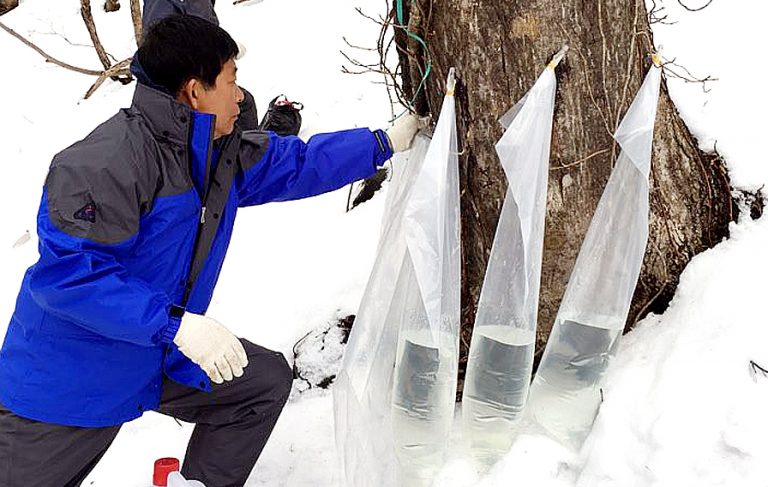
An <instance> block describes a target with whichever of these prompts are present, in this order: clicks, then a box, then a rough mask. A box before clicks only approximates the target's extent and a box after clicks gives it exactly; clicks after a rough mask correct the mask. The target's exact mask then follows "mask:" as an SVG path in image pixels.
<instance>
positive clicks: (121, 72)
mask: <svg viewBox="0 0 768 487" xmlns="http://www.w3.org/2000/svg"><path fill="white" fill-rule="evenodd" d="M131 60H132V58H128V59H124V60H122V61H120V62H119V63H117V64H115V65H114V66H112V67H110V68H109V69H106V70H104V72H102V73H101V74H100V75H99V77H98V79H96V82H95V83H93V85H92V86H91V87H90V88H88V91H87V92H86V93H85V96H84V97H83V98H85V99H86V100H87V99H88V98H90V96H91V95H93V93H94V92H95V91H96V90H98V89H99V87H100V86H101V85H102V84H103V83H104V81H106V79H107V78H112V79H120V78H119V77H121V76H124V77H127V78H128V79H129V80H130V79H131V71H130V68H129V66H130V65H131ZM122 79H125V78H122Z"/></svg>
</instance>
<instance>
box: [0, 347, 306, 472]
mask: <svg viewBox="0 0 768 487" xmlns="http://www.w3.org/2000/svg"><path fill="white" fill-rule="evenodd" d="M242 342H243V346H244V347H245V351H246V353H247V354H248V367H246V368H245V371H244V374H243V376H242V377H239V378H236V379H235V380H233V381H230V382H225V383H224V384H220V385H217V384H214V385H213V391H212V392H210V393H207V392H202V391H199V390H197V389H192V388H189V387H185V386H182V385H180V384H177V383H175V382H173V381H170V380H167V379H166V380H165V382H164V383H163V395H162V398H161V400H160V408H159V409H158V411H159V412H161V413H163V414H166V415H168V416H173V417H174V418H178V419H180V420H182V421H187V422H190V423H195V429H194V431H193V432H192V437H191V438H190V440H189V444H188V445H187V453H186V456H185V457H184V464H183V465H182V468H181V473H182V474H183V475H184V477H185V478H187V479H189V480H191V479H194V480H200V481H201V482H203V483H204V484H205V485H206V487H235V486H238V487H239V486H242V485H244V484H245V481H246V480H247V479H248V476H249V475H250V473H251V470H253V466H254V465H255V464H256V460H257V459H258V458H259V455H260V454H261V451H262V449H263V448H264V445H265V444H266V443H267V439H269V435H270V434H271V433H272V429H273V428H274V426H275V422H277V418H278V416H280V412H281V411H282V409H283V406H284V405H285V401H286V400H287V399H288V394H289V392H290V389H291V383H292V379H293V377H292V375H293V374H292V372H291V369H290V367H288V363H287V362H286V361H285V357H283V355H282V354H281V353H278V352H273V351H271V350H267V349H266V348H263V347H260V346H258V345H254V344H252V343H250V342H248V341H246V340H242ZM119 430H120V426H112V427H108V428H78V427H71V426H61V425H56V424H49V423H42V422H38V421H31V420H28V419H25V418H21V417H19V416H16V415H15V414H13V413H12V412H10V411H8V410H7V409H5V408H4V407H2V406H0V486H2V487H61V486H62V485H63V486H65V487H78V486H79V485H80V484H81V482H82V481H83V479H85V477H86V476H87V475H88V473H90V471H91V470H93V468H94V467H95V466H96V464H97V463H98V462H99V460H100V459H101V457H102V456H103V455H104V453H105V452H106V451H107V448H109V445H110V444H112V441H113V440H114V439H115V436H116V435H117V432H118V431H119ZM148 481H151V480H150V479H148Z"/></svg>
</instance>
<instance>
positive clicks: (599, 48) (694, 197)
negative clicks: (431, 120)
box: [392, 0, 735, 373]
mask: <svg viewBox="0 0 768 487" xmlns="http://www.w3.org/2000/svg"><path fill="white" fill-rule="evenodd" d="M403 4H404V7H405V19H404V24H406V25H408V29H409V30H410V31H412V32H415V33H417V34H418V35H420V36H421V37H423V38H424V39H425V41H426V43H427V45H428V47H429V50H430V55H431V61H432V69H433V74H432V75H431V76H430V78H429V80H428V83H427V84H426V86H425V88H426V89H425V90H424V91H422V92H421V93H420V94H419V95H418V97H417V99H416V102H415V106H416V109H417V111H419V112H420V113H421V114H427V113H431V114H435V115H436V114H437V113H438V112H439V109H440V103H441V101H442V96H443V88H444V83H445V78H446V75H447V73H448V68H449V67H450V66H455V67H456V69H457V76H458V77H459V78H460V79H459V85H458V88H457V105H458V115H457V117H458V127H459V139H460V140H459V147H460V150H462V155H461V156H460V166H461V194H462V199H461V204H462V239H463V249H462V250H463V270H462V281H463V283H462V296H463V297H462V325H463V332H462V366H461V368H462V370H463V364H464V363H465V360H466V353H467V347H468V344H469V338H470V336H471V327H472V323H473V320H474V315H475V309H476V305H477V301H478V298H479V294H480V290H481V288H482V284H483V277H484V273H485V268H486V264H487V260H488V256H489V253H490V249H491V245H492V243H493V236H494V233H495V230H496V223H497V220H498V217H499V213H500V211H501V204H502V202H503V198H504V194H505V191H506V181H505V177H504V173H503V171H502V169H501V166H500V164H499V162H498V159H497V157H496V154H495V152H494V147H493V144H494V143H495V141H496V140H497V139H498V138H499V137H500V136H501V133H502V128H501V126H500V125H499V124H498V122H497V119H498V118H499V117H500V116H501V115H502V114H503V113H504V112H505V111H506V110H507V109H509V108H510V107H511V106H512V105H513V104H514V103H515V102H516V101H517V100H518V99H519V98H520V97H521V96H522V95H523V94H525V92H526V91H527V90H528V89H529V88H530V86H531V85H532V84H533V82H534V81H535V79H536V77H537V76H538V74H539V73H540V72H541V70H542V69H543V68H544V66H545V64H546V63H547V61H548V60H549V58H550V57H551V56H552V55H554V54H555V53H556V52H557V51H558V50H559V49H560V48H561V47H562V45H563V44H568V45H570V46H571V50H570V52H569V53H568V55H567V57H566V59H565V60H564V62H563V63H562V64H561V66H560V67H559V68H558V82H559V83H558V92H557V98H556V108H555V122H554V128H553V139H552V153H551V158H550V166H551V167H550V182H549V192H548V208H547V224H546V236H545V242H544V247H545V248H544V264H543V270H542V286H541V295H540V311H539V333H538V337H537V339H538V340H537V346H538V347H537V356H538V354H540V352H541V351H542V350H543V346H544V344H545V340H546V337H547V336H548V334H549V330H550V329H551V327H552V322H553V320H554V318H555V315H556V314H557V310H558V306H559V303H560V300H561V298H562V296H563V293H564V291H565V286H566V284H567V282H568V278H569V276H570V272H571V270H572V268H573V265H574V263H575V260H576V256H577V254H578V252H579V248H580V246H581V242H582V239H583V237H584V234H585V233H586V230H587V228H588V226H589V223H590V221H591V218H592V215H593V213H594V210H595V208H596V206H597V202H598V200H599V198H600V195H601V194H602V191H603V188H604V187H605V184H606V182H607V180H608V177H609V175H610V172H611V169H612V165H613V163H614V161H615V158H616V155H617V147H616V144H614V142H613V139H612V138H611V134H612V133H613V132H614V131H615V129H616V128H617V127H618V124H619V122H620V120H621V117H622V116H623V114H624V113H625V111H626V110H627V108H628V107H629V104H630V103H631V101H632V99H633V97H634V95H635V93H636V92H637V89H638V88H639V86H640V83H641V82H642V79H643V76H644V74H645V72H646V71H647V69H648V67H649V66H650V60H649V57H648V54H649V53H650V52H651V50H652V46H653V40H652V35H651V30H650V25H649V20H648V17H647V12H646V9H645V7H644V4H643V1H642V0H594V1H584V0H561V1H557V2H544V1H540V0H451V1H448V0H413V1H404V2H403ZM392 15H394V14H392ZM395 38H396V42H397V43H398V45H399V46H400V47H403V46H405V45H407V46H408V51H409V54H405V53H404V52H403V50H402V49H399V52H400V62H401V68H402V73H403V80H402V83H403V89H404V91H405V94H406V95H407V96H409V97H410V96H412V95H413V90H414V87H416V86H418V84H419V81H420V80H421V77H422V72H423V69H424V66H425V64H426V63H425V53H424V51H423V49H422V48H421V47H420V46H419V44H418V43H416V42H414V41H413V40H409V39H407V37H406V35H405V32H404V29H402V28H396V29H395ZM734 211H735V210H734V209H733V204H732V199H731V193H730V184H729V180H728V177H727V173H726V171H725V167H724V164H723V161H722V160H721V159H720V158H719V157H718V156H717V155H715V154H704V153H702V152H701V151H699V150H698V148H697V144H696V141H695V140H694V138H693V137H692V135H691V133H690V132H689V130H688V129H687V128H686V126H685V124H684V123H683V122H682V120H681V119H680V117H679V115H678V113H677V111H676V109H675V106H674V105H673V103H672V101H671V100H670V98H669V96H668V93H667V89H666V85H664V86H663V87H662V96H661V101H660V104H659V112H658V118H657V123H656V133H655V138H654V149H653V170H652V175H651V219H650V239H649V243H648V249H647V252H646V255H645V261H644V265H643V270H642V273H641V276H640V282H639V284H638V287H637V290H636V292H635V295H634V300H633V304H632V309H631V311H630V316H629V319H628V321H627V328H629V327H631V326H632V325H633V324H634V323H635V322H636V320H637V319H638V318H639V317H641V316H642V315H644V314H645V313H646V312H647V311H661V310H663V309H664V308H665V307H666V305H667V304H668V302H669V300H670V299H671V297H672V295H673V293H674V290H675V287H676V285H677V283H678V278H679V275H680V273H681V271H682V270H683V268H684V267H685V265H686V264H687V263H688V261H689V260H690V259H691V258H692V257H693V256H694V255H695V254H697V253H699V252H701V251H703V250H705V249H707V248H709V247H711V246H713V245H715V244H716V243H718V242H719V241H720V240H721V239H722V238H723V237H724V236H726V235H727V231H728V222H729V221H731V220H732V219H733V217H734V215H733V212H734ZM460 373H462V372H460Z"/></svg>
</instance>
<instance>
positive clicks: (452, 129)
mask: <svg viewBox="0 0 768 487" xmlns="http://www.w3.org/2000/svg"><path fill="white" fill-rule="evenodd" d="M451 78H452V76H451ZM449 86H451V83H450V79H449ZM456 145H457V144H456V122H455V104H454V101H453V96H452V93H450V92H449V94H448V95H447V96H446V99H445V101H444V103H443V107H442V110H441V114H440V119H439V120H438V123H437V127H436V129H435V133H434V135H433V138H432V141H431V142H429V141H428V140H427V139H426V138H424V137H419V138H417V140H416V142H415V144H414V148H413V149H412V151H411V154H410V160H409V162H408V163H407V165H406V167H405V172H404V173H403V174H402V175H401V176H400V177H399V178H398V179H397V180H395V181H393V184H392V187H391V189H390V194H389V199H388V202H387V210H386V212H385V222H384V227H383V229H382V238H381V240H380V244H379V252H378V257H377V259H376V263H375V264H374V269H373V272H372V274H371V278H370V280H369V282H368V287H367V289H366V292H365V295H364V297H363V302H362V303H361V306H360V310H359V313H358V316H357V319H356V321H355V325H354V327H353V328H352V333H351V335H350V339H349V343H348V345H347V350H346V352H345V356H344V363H343V365H342V370H341V372H340V373H339V377H338V379H337V383H336V385H335V387H334V403H335V404H334V405H335V418H336V442H337V448H338V449H339V453H340V456H341V461H342V469H343V475H344V480H345V482H346V485H349V486H354V487H368V486H370V487H387V486H395V485H401V486H402V485H407V486H411V485H413V486H426V485H430V484H431V481H432V478H433V477H434V474H435V473H436V471H437V469H438V468H439V467H440V466H441V465H442V463H443V454H444V451H445V445H446V442H447V439H448V434H449V432H450V427H451V423H452V420H453V411H454V398H455V392H456V371H457V368H458V336H459V307H460V301H459V297H460V296H459V293H460V246H459V206H458V204H459V200H458V154H457V149H456Z"/></svg>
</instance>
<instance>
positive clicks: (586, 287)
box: [526, 66, 661, 449]
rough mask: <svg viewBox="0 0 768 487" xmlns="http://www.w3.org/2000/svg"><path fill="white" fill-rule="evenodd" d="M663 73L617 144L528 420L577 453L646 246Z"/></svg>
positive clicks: (649, 80) (650, 82) (654, 72)
mask: <svg viewBox="0 0 768 487" xmlns="http://www.w3.org/2000/svg"><path fill="white" fill-rule="evenodd" d="M660 71H661V68H659V67H657V66H653V67H651V70H650V72H649V73H648V74H647V76H646V78H645V81H644V82H643V85H642V86H641V88H640V91H639V93H638V94H637V96H636V98H635V100H634V101H633V102H632V105H631V106H630V107H629V110H628V111H627V114H626V115H625V117H624V119H623V120H622V122H621V125H620V126H619V129H618V131H617V132H616V134H615V136H614V138H615V139H616V141H617V142H618V143H619V145H620V147H621V153H620V155H619V158H618V160H617V162H616V166H615V167H614V170H613V173H612V174H611V177H610V179H609V180H608V184H607V185H606V188H605V191H604V192H603V196H602V197H601V199H600V202H599V203H598V206H597V210H596V211H595V215H594V217H593V218H592V223H591V224H590V227H589V230H588V231H587V235H586V237H585V238H584V243H583V244H582V247H581V251H580V253H579V257H578V258H577V259H576V265H575V266H574V269H573V272H572V274H571V278H570V280H569V282H568V287H567V289H566V291H565V296H564V297H563V301H562V303H561V304H560V309H559V311H558V315H557V318H556V320H555V324H554V326H553V328H552V333H551V335H550V338H549V341H548V343H547V347H546V349H545V350H544V355H543V357H542V359H541V363H540V364H539V369H538V371H537V373H536V377H535V378H534V380H533V383H532V384H531V390H530V395H529V399H528V406H527V409H526V416H527V417H528V418H530V419H531V421H532V422H533V423H534V425H535V426H537V427H539V428H541V429H543V430H544V431H545V432H547V433H548V434H550V435H551V436H553V437H555V438H556V439H558V440H560V441H561V442H562V443H564V444H565V445H567V446H570V447H571V448H574V449H579V448H581V446H582V444H583V442H584V440H585V439H586V437H587V436H588V435H589V432H590V431H591V429H592V424H593V422H594V420H595V417H596V416H597V412H598V409H599V406H600V403H601V402H602V389H601V386H602V384H603V379H604V377H605V374H606V371H607V370H608V367H609V365H610V362H611V359H612V358H613V357H614V356H615V354H616V350H617V347H618V342H619V337H620V336H621V333H622V331H623V329H624V322H625V321H626V319H627V315H628V313H629V306H630V304H631V301H632V295H633V293H634V290H635V286H636V285H637V279H638V277H639V275H640V267H641V265H642V262H643V255H644V254H645V247H646V243H647V240H648V175H649V172H650V167H651V146H652V143H653V128H654V122H655V119H656V107H657V104H658V98H659V83H660V79H661V72H660Z"/></svg>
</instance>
